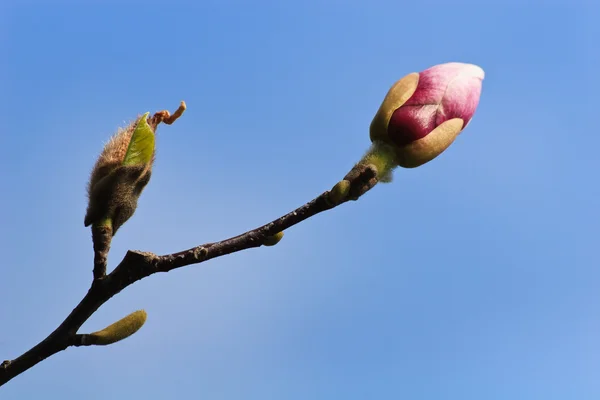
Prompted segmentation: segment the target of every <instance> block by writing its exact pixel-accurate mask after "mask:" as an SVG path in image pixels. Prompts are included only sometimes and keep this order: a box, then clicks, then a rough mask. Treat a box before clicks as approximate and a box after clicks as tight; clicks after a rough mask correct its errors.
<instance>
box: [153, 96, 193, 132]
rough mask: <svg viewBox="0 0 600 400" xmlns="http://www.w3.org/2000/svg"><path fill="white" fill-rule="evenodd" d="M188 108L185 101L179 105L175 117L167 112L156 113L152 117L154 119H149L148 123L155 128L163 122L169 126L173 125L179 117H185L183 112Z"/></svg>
mask: <svg viewBox="0 0 600 400" xmlns="http://www.w3.org/2000/svg"><path fill="white" fill-rule="evenodd" d="M186 108H187V106H186V105H185V101H182V102H181V103H180V104H179V108H177V110H175V112H174V113H173V115H171V113H170V112H169V111H167V110H162V111H158V112H157V113H155V114H154V115H153V116H152V118H149V119H148V123H149V124H150V125H154V126H157V125H158V124H160V123H161V122H162V123H165V124H167V125H171V124H172V123H173V122H175V121H177V120H178V119H179V117H181V116H182V115H183V112H184V111H185V109H186Z"/></svg>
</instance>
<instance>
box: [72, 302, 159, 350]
mask: <svg viewBox="0 0 600 400" xmlns="http://www.w3.org/2000/svg"><path fill="white" fill-rule="evenodd" d="M147 316H148V314H146V311H144V310H138V311H134V312H132V313H131V314H129V315H128V316H126V317H124V318H121V319H120V320H118V321H117V322H115V323H114V324H111V325H109V326H107V327H106V328H104V329H102V330H101V331H98V332H94V333H90V334H88V335H85V340H84V343H83V344H84V345H98V346H102V345H107V344H112V343H116V342H118V341H121V340H123V339H126V338H128V337H129V336H131V335H133V334H134V333H136V332H137V331H138V330H140V328H141V327H142V326H143V325H144V323H145V322H146V318H147Z"/></svg>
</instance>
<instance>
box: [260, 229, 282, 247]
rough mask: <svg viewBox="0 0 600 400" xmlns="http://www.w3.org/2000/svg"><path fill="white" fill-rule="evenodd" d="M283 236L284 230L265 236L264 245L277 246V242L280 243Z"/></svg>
mask: <svg viewBox="0 0 600 400" xmlns="http://www.w3.org/2000/svg"><path fill="white" fill-rule="evenodd" d="M282 238H283V232H277V233H276V234H274V235H271V236H267V237H266V238H265V241H264V242H263V245H265V246H275V245H276V244H277V243H279V242H280V241H281V239H282Z"/></svg>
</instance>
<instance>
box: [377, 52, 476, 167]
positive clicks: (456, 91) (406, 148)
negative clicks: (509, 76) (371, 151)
mask: <svg viewBox="0 0 600 400" xmlns="http://www.w3.org/2000/svg"><path fill="white" fill-rule="evenodd" d="M483 78H484V72H483V70H482V69H481V68H480V67H478V66H476V65H473V64H463V63H447V64H440V65H436V66H434V67H431V68H429V69H426V70H425V71H423V72H421V73H411V74H408V75H407V76H405V77H404V78H402V79H400V80H399V81H398V82H396V83H395V84H394V86H392V88H391V89H390V90H389V92H388V93H387V95H386V97H385V99H384V100H383V103H382V104H381V106H380V108H379V110H378V111H377V114H376V115H375V117H374V118H373V121H372V122H371V127H370V136H371V141H373V142H375V141H383V142H385V143H388V144H390V145H392V146H393V147H394V149H395V152H396V158H397V159H396V162H397V163H398V165H400V166H402V167H405V168H414V167H418V166H419V165H422V164H424V163H426V162H428V161H431V160H432V159H434V158H435V157H437V156H438V155H439V154H441V153H442V152H443V151H444V150H445V149H446V148H447V147H448V146H450V144H452V142H453V141H454V139H456V137H457V136H458V134H459V133H460V132H461V131H462V130H463V129H464V128H465V127H466V126H467V124H468V123H469V122H470V121H471V118H472V117H473V114H474V113H475V109H476V108H477V105H478V103H479V97H480V95H481V85H482V81H483Z"/></svg>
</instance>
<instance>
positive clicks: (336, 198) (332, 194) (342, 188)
mask: <svg viewBox="0 0 600 400" xmlns="http://www.w3.org/2000/svg"><path fill="white" fill-rule="evenodd" d="M349 193H350V181H348V180H346V179H342V180H341V181H339V182H338V183H336V184H335V186H334V187H332V188H331V190H330V191H329V194H328V195H327V201H328V203H329V204H330V205H331V206H337V205H338V204H340V203H341V202H342V201H344V200H345V199H346V198H347V197H348V194H349Z"/></svg>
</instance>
